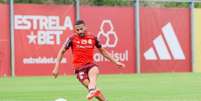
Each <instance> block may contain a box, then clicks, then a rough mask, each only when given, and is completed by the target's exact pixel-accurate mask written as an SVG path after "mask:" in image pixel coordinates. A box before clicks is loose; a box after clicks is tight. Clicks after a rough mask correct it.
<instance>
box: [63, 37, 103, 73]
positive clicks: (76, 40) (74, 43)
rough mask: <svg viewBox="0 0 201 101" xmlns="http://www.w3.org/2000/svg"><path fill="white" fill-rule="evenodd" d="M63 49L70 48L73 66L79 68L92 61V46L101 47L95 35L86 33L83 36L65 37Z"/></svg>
mask: <svg viewBox="0 0 201 101" xmlns="http://www.w3.org/2000/svg"><path fill="white" fill-rule="evenodd" d="M64 45H65V49H69V48H71V49H72V54H73V67H74V68H75V69H81V67H82V66H84V65H86V64H89V63H93V62H94V60H93V55H94V48H95V47H96V48H101V47H102V46H101V44H100V42H99V40H98V39H97V37H96V36H95V35H93V34H90V33H87V34H86V35H85V36H84V37H80V36H78V35H76V34H75V35H73V36H71V37H69V38H67V40H66V42H65V44H64Z"/></svg>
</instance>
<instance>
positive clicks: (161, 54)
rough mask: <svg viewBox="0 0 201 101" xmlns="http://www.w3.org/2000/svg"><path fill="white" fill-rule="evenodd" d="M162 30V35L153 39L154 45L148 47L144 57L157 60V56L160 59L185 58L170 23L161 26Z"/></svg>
mask: <svg viewBox="0 0 201 101" xmlns="http://www.w3.org/2000/svg"><path fill="white" fill-rule="evenodd" d="M162 32H163V34H162V35H159V36H158V37H156V38H155V39H154V40H153V44H154V47H151V48H149V49H148V50H147V51H146V52H145V53H144V57H145V59H146V60H158V58H159V59H160V60H172V59H174V60H185V56H184V52H183V50H182V48H181V45H180V44H179V41H178V39H177V36H176V34H175V31H174V29H173V27H172V25H171V23H168V24H166V25H165V26H164V27H163V28H162ZM163 37H164V38H163ZM164 39H165V40H164ZM165 41H166V43H167V44H166V43H165ZM154 49H155V50H154ZM155 51H156V52H155ZM156 53H157V55H156Z"/></svg>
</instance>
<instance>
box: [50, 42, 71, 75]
mask: <svg viewBox="0 0 201 101" xmlns="http://www.w3.org/2000/svg"><path fill="white" fill-rule="evenodd" d="M71 44H72V41H71V39H68V40H67V41H66V42H65V44H64V45H63V46H62V47H61V49H60V50H59V52H58V54H57V58H56V64H55V66H54V69H53V71H52V74H53V76H54V77H55V78H57V76H58V74H59V65H60V62H61V60H62V58H63V56H64V53H65V52H66V50H68V49H69V48H70V46H71Z"/></svg>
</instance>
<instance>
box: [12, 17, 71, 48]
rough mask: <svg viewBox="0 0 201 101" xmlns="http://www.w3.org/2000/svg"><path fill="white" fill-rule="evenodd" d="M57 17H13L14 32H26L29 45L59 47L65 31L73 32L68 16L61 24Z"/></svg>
mask: <svg viewBox="0 0 201 101" xmlns="http://www.w3.org/2000/svg"><path fill="white" fill-rule="evenodd" d="M60 22H61V18H60V17H59V16H42V15H37V16H34V15H15V30H24V31H26V30H28V31H29V32H28V33H27V42H28V43H29V44H31V45H39V46H41V45H59V44H60V36H61V35H62V34H63V32H64V31H65V30H66V29H69V30H73V24H72V20H71V17H70V16H66V17H65V19H64V22H63V24H61V23H60Z"/></svg>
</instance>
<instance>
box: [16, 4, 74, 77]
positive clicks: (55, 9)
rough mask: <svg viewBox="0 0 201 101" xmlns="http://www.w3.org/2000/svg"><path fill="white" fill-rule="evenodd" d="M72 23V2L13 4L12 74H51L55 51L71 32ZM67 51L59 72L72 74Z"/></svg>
mask: <svg viewBox="0 0 201 101" xmlns="http://www.w3.org/2000/svg"><path fill="white" fill-rule="evenodd" d="M25 8H26V9H25ZM73 22H74V7H73V6H72V5H32V4H31V5H30V4H28V5H25V4H16V5H15V54H16V55H15V67H16V68H15V70H16V71H15V73H16V75H17V76H24V75H51V71H52V69H53V67H54V64H55V59H56V56H57V53H58V50H59V49H60V47H61V45H62V44H63V43H64V42H65V40H66V38H67V36H69V35H70V34H71V32H72V30H73ZM69 54H70V52H68V54H66V56H65V57H64V59H63V60H62V63H61V72H60V73H61V74H66V73H67V74H72V65H71V56H70V55H69Z"/></svg>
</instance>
